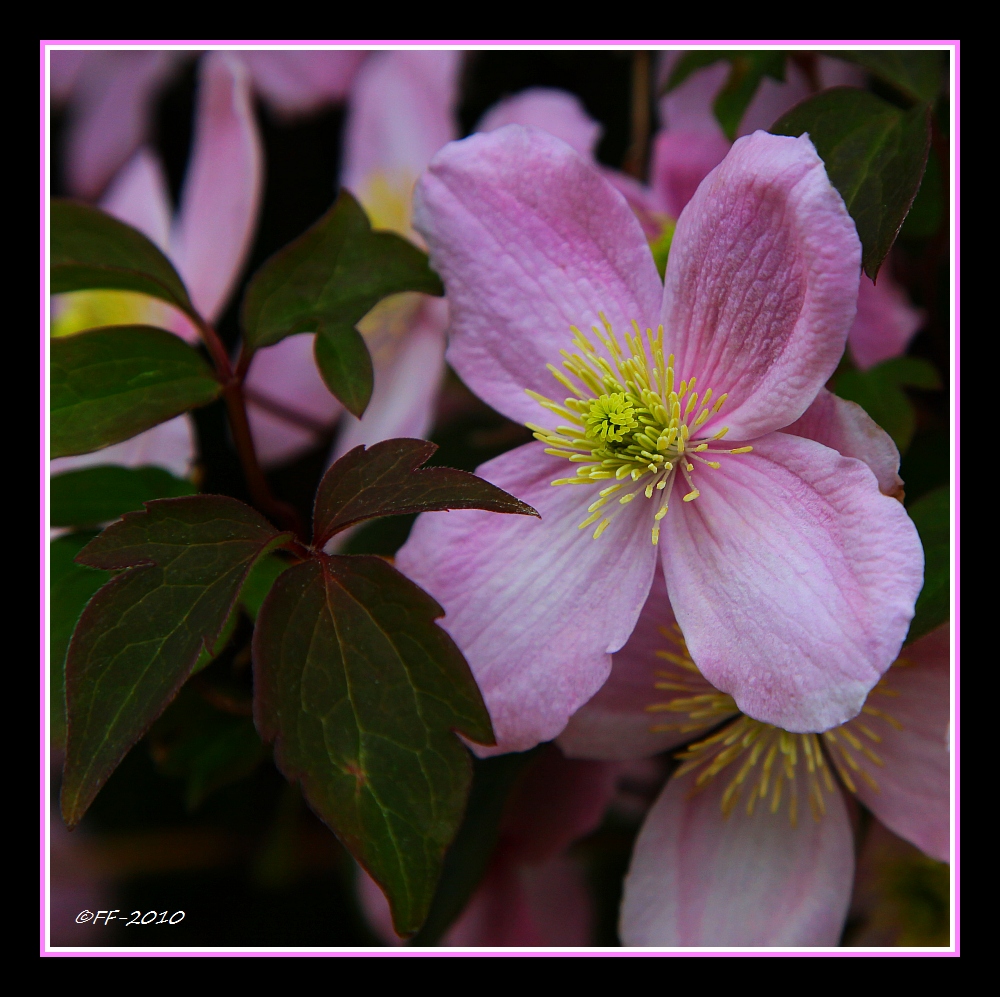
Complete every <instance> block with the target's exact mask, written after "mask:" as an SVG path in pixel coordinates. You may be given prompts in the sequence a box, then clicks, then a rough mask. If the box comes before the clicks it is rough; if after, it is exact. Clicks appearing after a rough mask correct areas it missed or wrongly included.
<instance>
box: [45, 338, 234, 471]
mask: <svg viewBox="0 0 1000 997" xmlns="http://www.w3.org/2000/svg"><path fill="white" fill-rule="evenodd" d="M51 351H52V352H51V359H52V362H51V373H50V385H51V394H50V411H51V415H52V418H51V432H52V437H51V439H52V456H53V457H65V456H68V455H70V454H81V453H90V452H91V451H92V450H101V449H103V448H104V447H107V446H111V444H112V443H120V442H121V441H122V440H127V439H129V438H130V437H132V436H135V435H136V434H137V433H141V432H143V431H144V430H146V429H150V428H151V427H153V426H155V425H157V424H158V423H161V422H165V421H166V420H167V419H172V418H173V417H174V416H175V415H179V414H180V413H181V412H185V411H187V410H188V409H191V408H195V407H197V406H199V405H205V404H207V403H208V402H210V401H212V400H213V399H214V398H217V397H218V395H219V394H220V393H221V391H222V385H221V384H219V382H218V381H217V380H216V379H215V377H214V375H213V374H212V370H211V368H210V367H209V366H208V364H207V363H205V361H204V360H203V359H202V358H201V356H200V355H199V353H198V351H197V350H195V349H192V348H191V347H190V346H188V345H187V343H185V342H184V340H182V339H181V338H180V337H179V336H175V335H173V334H172V333H169V332H167V331H166V330H165V329H156V328H154V327H152V326H147V325H130V326H108V327H107V328H104V329H92V330H90V331H89V332H80V333H77V334H76V335H74V336H61V337H60V338H58V339H53V340H52V345H51Z"/></svg>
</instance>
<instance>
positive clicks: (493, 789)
mask: <svg viewBox="0 0 1000 997" xmlns="http://www.w3.org/2000/svg"><path fill="white" fill-rule="evenodd" d="M538 751H539V749H538V748H533V749H532V750H531V751H524V752H521V753H520V754H509V755H498V756H497V757H496V758H487V759H478V758H477V759H476V760H475V761H474V763H473V764H474V766H475V768H474V774H473V777H472V790H471V792H470V793H469V803H468V806H467V807H466V808H465V818H464V820H463V821H462V826H461V827H460V828H459V829H458V834H456V835H455V841H454V844H452V846H451V848H449V849H448V854H447V855H446V856H445V860H444V868H443V869H442V871H441V880H440V882H439V883H438V888H437V891H436V892H435V894H434V902H433V903H432V904H431V908H430V913H429V914H428V915H427V920H426V921H425V922H424V926H423V927H422V928H421V929H420V931H418V932H417V934H416V935H414V936H413V938H411V939H410V944H411V945H437V944H438V942H440V941H441V937H442V936H443V935H444V933H445V932H446V931H447V930H448V929H449V928H450V927H451V926H452V924H453V923H454V922H455V920H456V919H457V918H458V917H459V915H460V914H461V913H462V911H463V910H465V907H466V905H467V904H468V902H469V900H471V899H472V895H473V893H475V892H476V888H477V887H478V886H479V884H480V883H481V882H482V879H483V876H484V875H485V873H486V868H487V866H488V865H489V861H490V858H491V857H492V855H493V849H494V848H495V847H496V843H497V840H498V839H499V837H500V821H501V818H502V817H503V812H504V806H505V804H506V803H507V798H508V796H509V795H510V791H511V788H512V787H513V785H514V782H515V780H516V779H517V777H518V776H519V775H520V774H521V772H522V771H523V770H524V767H525V765H526V764H527V763H528V762H529V761H530V760H531V759H533V758H534V757H535V756H536V755H537V754H538Z"/></svg>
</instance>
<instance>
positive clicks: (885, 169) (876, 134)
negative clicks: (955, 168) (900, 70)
mask: <svg viewBox="0 0 1000 997" xmlns="http://www.w3.org/2000/svg"><path fill="white" fill-rule="evenodd" d="M771 131H772V132H773V133H774V134H775V135H794V136H798V135H802V134H803V133H806V132H808V134H809V138H810V139H811V140H812V143H813V145H814V146H816V151H817V152H818V153H819V155H820V157H821V158H822V159H823V162H824V163H825V164H826V172H827V175H828V176H829V178H830V182H831V183H832V184H833V186H834V187H836V188H837V190H838V191H839V192H840V195H841V197H843V199H844V203H845V204H846V205H847V210H848V211H849V212H850V213H851V217H852V218H853V219H854V223H855V225H857V228H858V236H859V237H860V239H861V246H862V264H863V265H864V268H865V273H867V274H868V276H869V277H871V278H872V280H874V279H875V278H876V276H877V275H878V270H879V267H880V266H881V265H882V261H883V260H884V259H885V257H886V254H887V253H888V252H889V250H890V249H891V248H892V244H893V242H895V240H896V236H897V235H898V233H899V229H900V227H901V226H902V224H903V220H904V219H905V218H906V215H907V212H908V211H909V210H910V206H911V205H912V204H913V199H914V198H915V197H916V195H917V190H918V189H919V188H920V181H921V179H922V177H923V175H924V167H925V165H926V163H927V151H928V149H929V148H930V141H931V129H930V108H929V106H928V105H926V104H919V105H917V106H916V107H913V108H911V109H910V110H909V111H901V110H899V108H897V107H894V106H893V105H892V104H890V103H888V102H887V101H884V100H882V98H881V97H876V96H875V95H874V94H871V93H868V92H867V91H865V90H856V89H853V88H851V87H835V88H834V89H832V90H824V91H822V93H818V94H816V95H815V96H814V97H810V98H808V99H807V100H804V101H802V103H800V104H797V105H796V106H795V107H793V108H792V109H791V110H790V111H789V112H788V113H787V114H785V115H783V116H782V117H780V118H779V119H778V120H777V121H776V122H775V123H774V124H773V125H772V126H771Z"/></svg>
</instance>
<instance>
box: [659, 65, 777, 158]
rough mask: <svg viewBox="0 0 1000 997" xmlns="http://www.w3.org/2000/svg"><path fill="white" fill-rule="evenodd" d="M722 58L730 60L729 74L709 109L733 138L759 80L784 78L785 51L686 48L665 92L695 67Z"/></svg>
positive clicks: (701, 66)
mask: <svg viewBox="0 0 1000 997" xmlns="http://www.w3.org/2000/svg"><path fill="white" fill-rule="evenodd" d="M722 60H725V61H726V62H728V63H729V66H730V69H729V76H728V78H727V79H726V82H725V83H724V84H723V86H722V89H721V90H720V91H719V92H718V94H716V97H715V102H714V103H713V105H712V110H713V111H714V112H715V117H716V120H717V121H718V122H719V124H720V125H721V126H722V130H723V131H724V132H725V133H726V137H727V138H728V139H729V141H730V142H732V141H733V140H734V139H735V138H736V132H737V131H738V129H739V127H740V122H741V121H742V120H743V115H744V114H745V113H746V109H747V108H748V107H749V106H750V102H751V101H752V100H753V98H754V94H756V93H757V88H758V87H759V86H760V82H761V80H762V79H763V78H764V77H765V76H770V77H771V78H772V79H775V80H778V82H779V83H783V82H784V80H785V53H784V52H774V51H770V50H760V51H753V52H687V53H685V54H684V55H683V56H681V58H680V59H679V60H678V62H677V65H676V66H675V67H674V71H673V72H672V73H671V74H670V79H669V80H668V81H667V86H666V88H665V90H664V92H669V91H671V90H673V89H674V88H675V87H677V86H679V85H680V84H681V83H683V82H684V80H686V79H687V78H688V77H689V76H690V75H691V74H692V73H694V72H696V71H697V70H699V69H703V68H704V67H705V66H710V65H712V64H713V63H715V62H720V61H722Z"/></svg>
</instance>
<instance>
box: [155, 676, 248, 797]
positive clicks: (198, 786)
mask: <svg viewBox="0 0 1000 997" xmlns="http://www.w3.org/2000/svg"><path fill="white" fill-rule="evenodd" d="M149 740H150V748H151V750H152V753H153V761H154V762H155V763H156V767H157V768H158V769H159V771H160V772H161V773H162V774H163V775H165V776H168V777H169V778H173V779H180V780H182V781H183V782H184V784H185V792H184V802H185V805H186V807H187V808H188V810H194V809H196V808H197V807H198V806H200V805H201V804H202V803H203V802H204V800H205V799H206V798H207V797H208V796H209V795H210V794H212V793H214V792H215V791H216V790H217V789H221V788H223V787H224V786H228V785H231V784H232V783H234V782H238V781H239V780H240V779H243V778H245V777H246V776H248V775H250V773H251V772H253V771H254V769H256V768H257V766H258V765H259V764H260V763H261V762H262V761H263V760H264V759H265V758H266V757H267V751H266V749H265V748H264V745H263V744H261V741H260V738H259V737H258V736H257V731H256V729H255V728H254V725H253V721H252V720H251V719H250V717H248V716H235V715H233V714H232V713H224V712H222V711H221V710H218V709H216V708H215V707H213V706H211V705H209V703H208V702H207V701H206V700H205V698H204V697H203V696H201V695H199V694H198V693H197V692H195V691H194V690H192V689H191V688H190V687H186V688H185V689H183V690H182V691H181V693H180V695H179V696H178V697H177V699H176V700H174V702H173V703H172V704H171V705H170V708H169V709H168V710H167V711H166V712H165V713H164V714H163V716H162V717H160V719H159V720H157V721H156V723H155V724H154V725H153V727H152V729H151V730H150V738H149Z"/></svg>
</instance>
